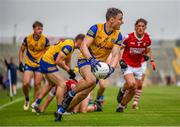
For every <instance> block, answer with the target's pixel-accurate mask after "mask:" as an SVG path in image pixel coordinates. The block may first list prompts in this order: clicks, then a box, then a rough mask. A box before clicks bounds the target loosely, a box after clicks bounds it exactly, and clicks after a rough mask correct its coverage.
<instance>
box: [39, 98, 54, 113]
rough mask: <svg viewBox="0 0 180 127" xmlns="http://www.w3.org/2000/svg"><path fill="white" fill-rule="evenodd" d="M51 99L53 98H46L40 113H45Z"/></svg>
mask: <svg viewBox="0 0 180 127" xmlns="http://www.w3.org/2000/svg"><path fill="white" fill-rule="evenodd" d="M53 98H54V96H50V95H49V96H48V97H47V98H46V101H45V102H44V103H43V105H42V107H41V112H45V111H46V109H47V107H48V105H49V104H50V102H51V101H52V100H53Z"/></svg>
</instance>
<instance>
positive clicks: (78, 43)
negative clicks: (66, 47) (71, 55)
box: [75, 39, 83, 48]
mask: <svg viewBox="0 0 180 127" xmlns="http://www.w3.org/2000/svg"><path fill="white" fill-rule="evenodd" d="M82 42H83V40H82V39H78V40H77V41H76V43H75V47H76V48H80V46H81V43H82Z"/></svg>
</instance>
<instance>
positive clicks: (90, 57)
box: [56, 8, 123, 121]
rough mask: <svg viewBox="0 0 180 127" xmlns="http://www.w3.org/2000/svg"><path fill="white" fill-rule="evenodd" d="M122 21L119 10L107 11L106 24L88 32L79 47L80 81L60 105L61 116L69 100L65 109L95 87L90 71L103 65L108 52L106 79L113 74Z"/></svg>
mask: <svg viewBox="0 0 180 127" xmlns="http://www.w3.org/2000/svg"><path fill="white" fill-rule="evenodd" d="M122 19H123V13H122V11H121V10H119V9H117V8H109V9H108V10H107V13H106V23H100V24H95V25H93V26H92V27H91V28H90V29H89V31H88V33H87V35H86V37H85V39H84V41H83V43H82V44H81V48H80V49H81V53H82V54H80V56H79V59H78V68H79V71H80V74H81V76H82V77H83V79H82V80H80V81H79V83H78V85H77V86H76V87H75V88H74V89H73V90H71V91H70V92H69V93H68V94H67V96H66V97H65V99H64V101H63V107H60V108H59V111H63V112H65V110H67V108H68V106H69V104H70V103H71V101H72V99H73V98H74V99H73V101H72V103H71V105H70V107H69V109H71V108H73V107H74V106H75V105H77V104H79V103H80V102H81V101H82V100H84V99H85V98H86V97H87V96H88V94H89V93H90V92H91V91H92V90H93V89H94V88H95V86H96V78H95V76H94V74H93V73H92V70H94V69H95V68H97V66H99V61H104V62H105V61H106V60H107V58H108V56H109V54H110V53H111V52H112V59H111V62H110V64H109V65H110V71H109V73H108V76H110V75H111V74H112V73H113V72H114V67H115V66H116V65H117V63H118V57H119V52H120V45H121V43H122V35H121V33H120V32H119V29H120V26H121V25H122V24H123V21H122ZM75 95H76V96H75ZM63 112H57V113H58V114H57V115H56V121H61V118H62V114H63Z"/></svg>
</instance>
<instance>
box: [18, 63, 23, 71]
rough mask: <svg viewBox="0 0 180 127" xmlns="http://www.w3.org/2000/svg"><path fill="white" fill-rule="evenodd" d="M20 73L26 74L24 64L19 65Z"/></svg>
mask: <svg viewBox="0 0 180 127" xmlns="http://www.w3.org/2000/svg"><path fill="white" fill-rule="evenodd" d="M19 71H20V72H24V65H23V63H22V62H20V63H19Z"/></svg>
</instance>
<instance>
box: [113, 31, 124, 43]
mask: <svg viewBox="0 0 180 127" xmlns="http://www.w3.org/2000/svg"><path fill="white" fill-rule="evenodd" d="M122 39H123V38H122V34H121V33H119V35H118V38H117V40H116V42H115V44H117V45H119V46H121V44H122Z"/></svg>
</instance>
